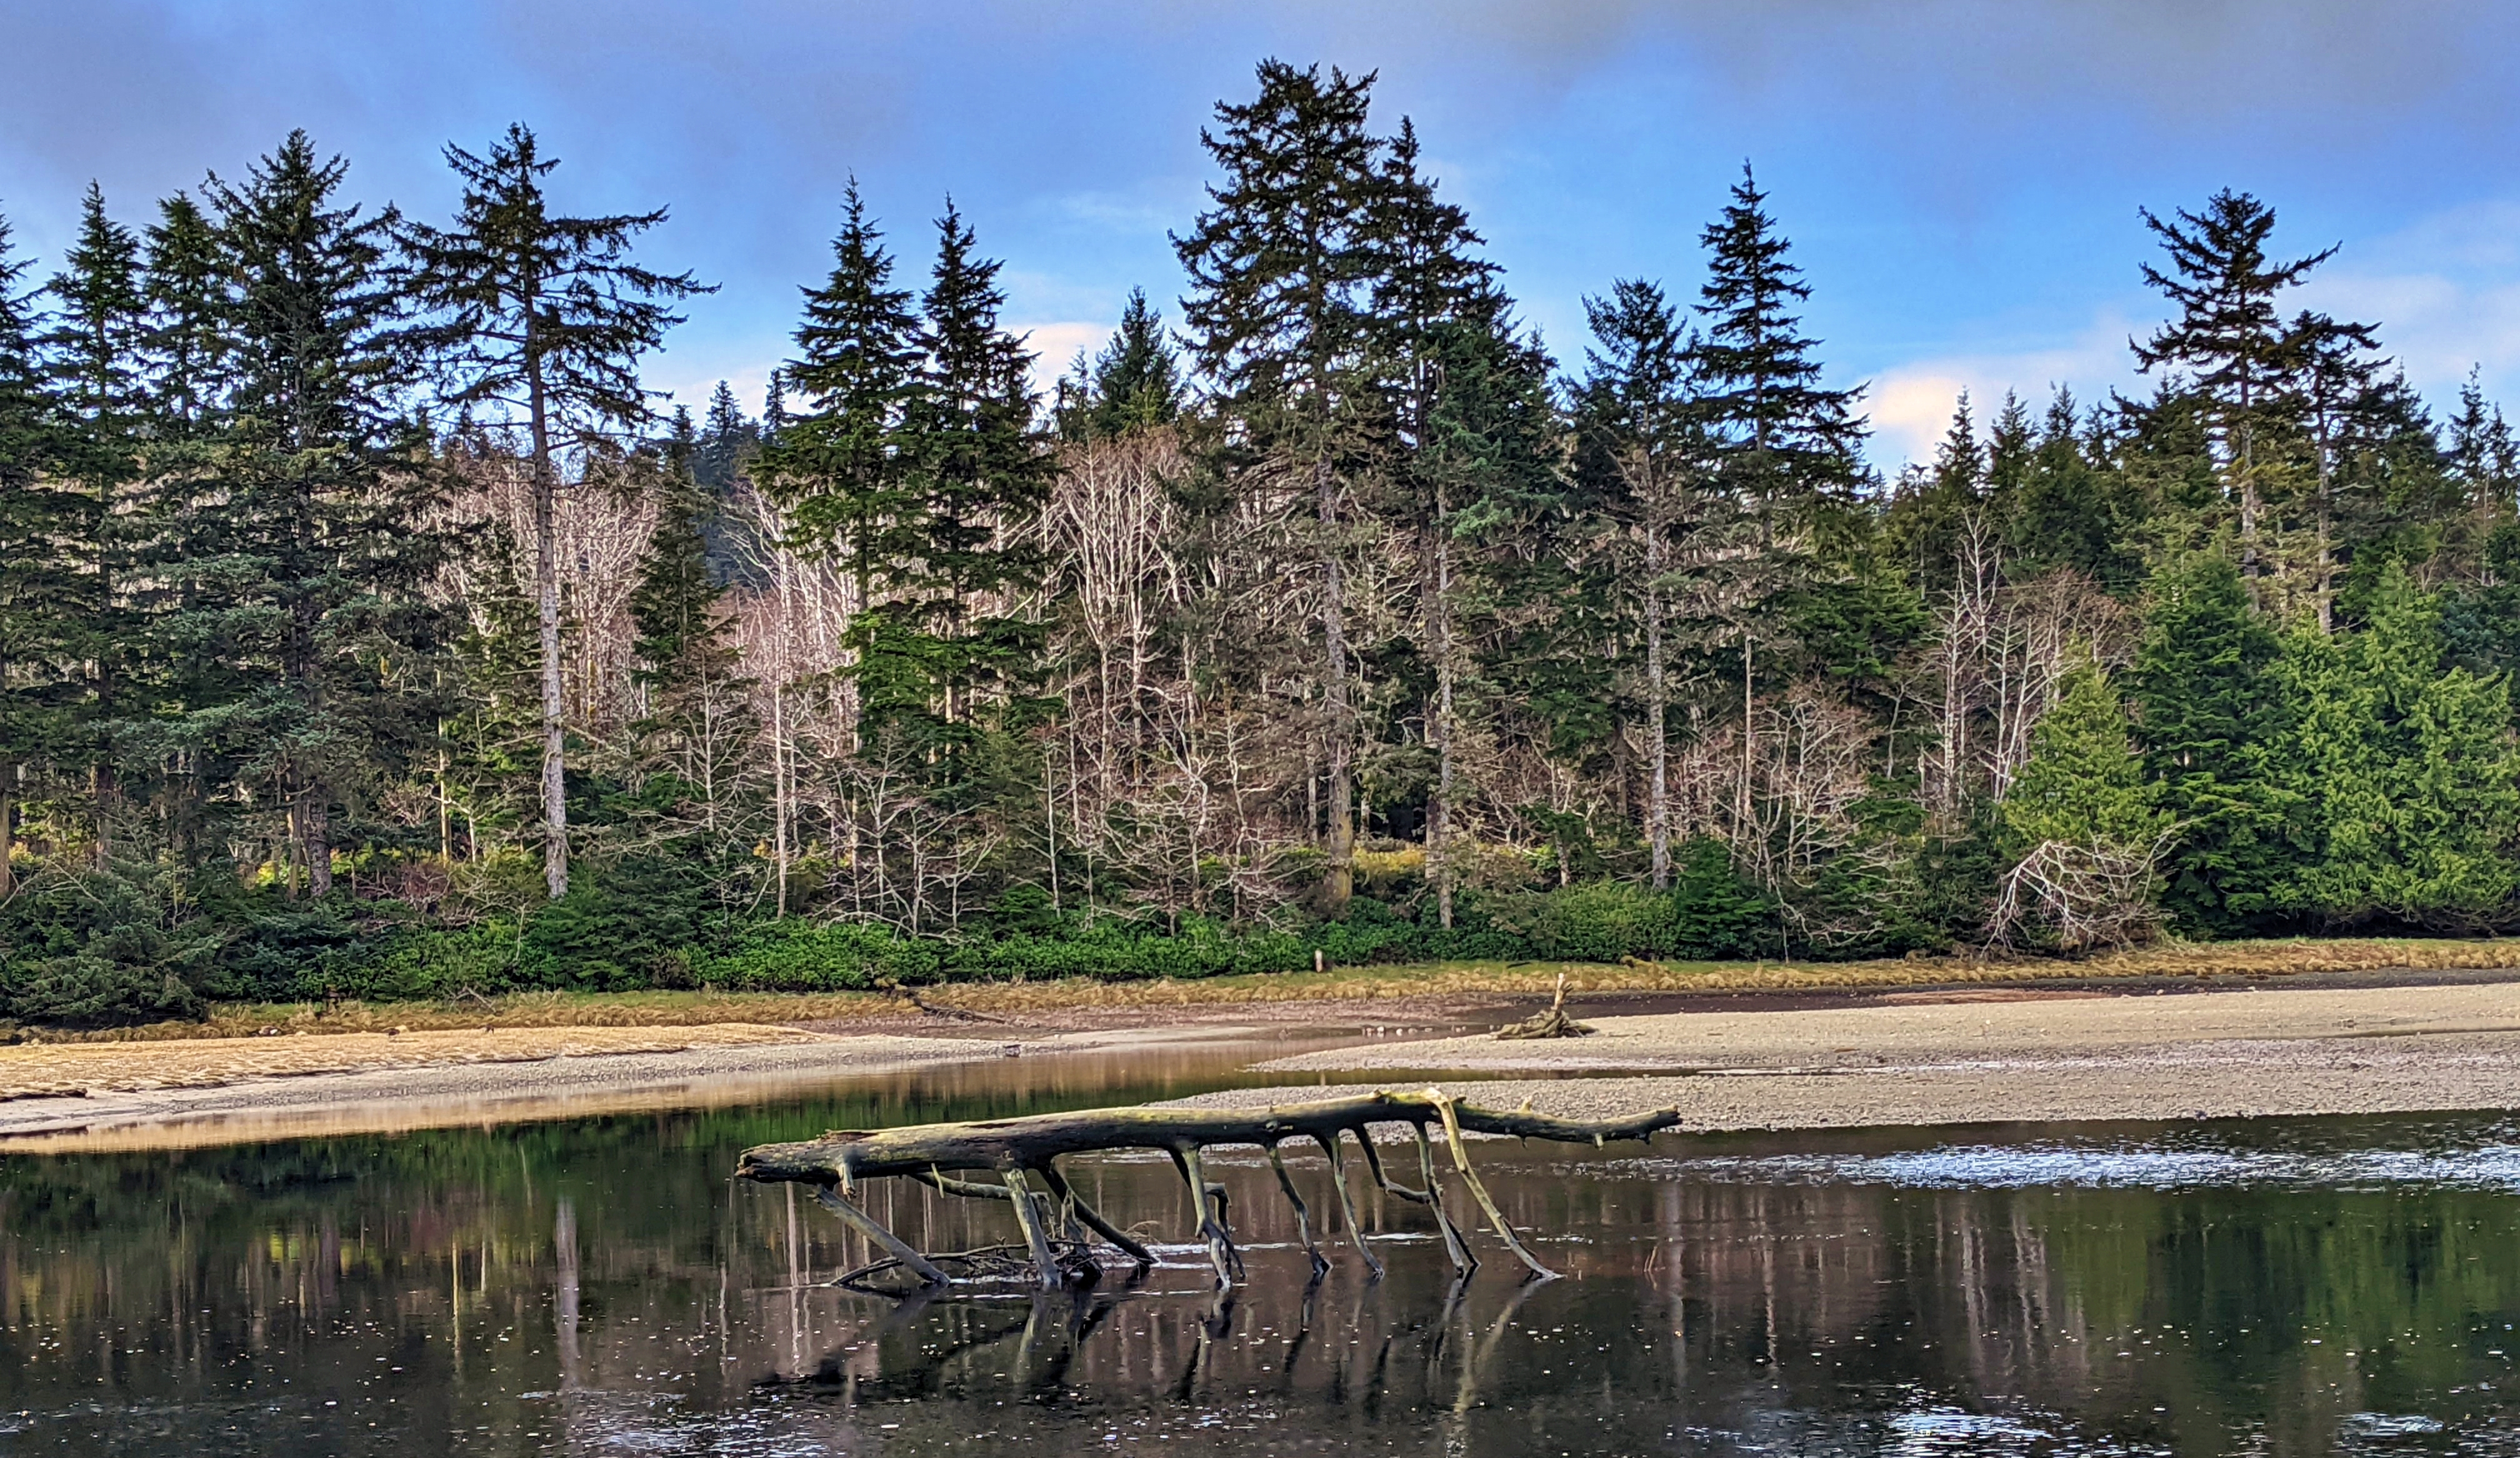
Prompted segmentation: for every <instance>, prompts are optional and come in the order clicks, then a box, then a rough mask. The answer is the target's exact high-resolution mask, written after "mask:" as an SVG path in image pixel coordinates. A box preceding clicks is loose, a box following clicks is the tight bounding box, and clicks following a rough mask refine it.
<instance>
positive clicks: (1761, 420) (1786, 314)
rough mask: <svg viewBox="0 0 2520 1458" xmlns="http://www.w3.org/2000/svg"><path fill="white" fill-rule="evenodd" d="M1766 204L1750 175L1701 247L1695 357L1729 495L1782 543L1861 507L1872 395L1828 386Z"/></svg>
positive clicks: (1786, 249) (1806, 291) (1800, 285)
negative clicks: (1826, 510)
mask: <svg viewBox="0 0 2520 1458" xmlns="http://www.w3.org/2000/svg"><path fill="white" fill-rule="evenodd" d="M1767 201H1768V196H1767V194H1765V193H1762V192H1761V191H1759V187H1758V180H1757V178H1755V177H1754V176H1753V175H1752V174H1751V171H1750V168H1749V165H1748V164H1747V163H1744V164H1742V168H1741V180H1740V181H1739V182H1737V183H1735V184H1733V200H1732V201H1731V202H1730V203H1728V204H1726V206H1725V208H1724V212H1723V215H1722V216H1721V217H1720V218H1718V219H1717V220H1716V221H1715V222H1713V223H1711V224H1709V225H1707V228H1706V231H1705V232H1704V234H1702V235H1701V236H1700V239H1699V242H1700V243H1702V244H1703V245H1704V246H1705V248H1706V250H1707V280H1706V285H1705V287H1704V288H1703V289H1702V290H1701V291H1700V297H1699V302H1698V305H1697V312H1698V313H1699V315H1701V316H1702V317H1703V318H1704V320H1705V321H1706V322H1705V325H1704V329H1703V331H1702V332H1701V334H1700V335H1699V338H1698V341H1697V345H1696V348H1695V350H1694V352H1693V356H1694V363H1695V368H1696V372H1697V376H1698V378H1699V381H1700V385H1699V389H1700V398H1701V405H1702V410H1703V412H1704V415H1705V419H1706V421H1707V428H1708V429H1709V430H1710V431H1712V432H1713V433H1714V436H1715V439H1716V441H1717V443H1718V445H1719V448H1720V449H1721V451H1722V459H1723V464H1724V474H1725V480H1726V483H1727V485H1728V486H1729V487H1730V489H1732V490H1733V492H1735V493H1736V494H1737V495H1738V496H1739V497H1740V498H1741V500H1742V502H1743V504H1744V505H1745V506H1747V507H1748V508H1750V510H1751V511H1752V512H1754V513H1755V514H1756V515H1757V516H1758V518H1759V521H1760V523H1761V528H1762V531H1763V533H1764V534H1765V537H1766V539H1767V540H1768V541H1769V542H1771V543H1777V542H1778V538H1779V537H1780V536H1782V535H1784V534H1789V533H1792V532H1794V531H1796V530H1798V529H1807V528H1808V527H1810V526H1811V525H1812V524H1813V522H1814V518H1815V515H1816V514H1817V513H1818V512H1820V510H1821V508H1823V506H1824V505H1826V504H1831V503H1837V504H1843V503H1846V502H1849V501H1851V500H1852V498H1853V495H1854V492H1855V490H1856V488H1857V487H1858V486H1859V485H1860V484H1861V483H1862V481H1863V479H1864V466H1863V449H1864V440H1865V434H1866V427H1865V422H1864V420H1863V419H1862V418H1861V417H1859V416H1857V415H1856V414H1855V406H1856V403H1857V401H1858V400H1860V399H1861V398H1862V396H1863V391H1862V390H1861V389H1846V390H1832V389H1827V388H1824V387H1823V385H1822V383H1821V373H1822V372H1821V364H1820V361H1819V359H1818V358H1817V357H1816V356H1815V355H1814V353H1813V351H1814V350H1816V349H1817V348H1818V347H1819V341H1818V340H1816V339H1812V338H1809V337H1807V336H1805V335H1804V334H1803V333H1802V332H1801V325H1802V320H1801V318H1800V316H1798V315H1797V314H1795V313H1794V312H1793V311H1794V310H1795V309H1796V308H1797V307H1799V306H1800V305H1801V304H1802V303H1803V302H1804V301H1805V300H1807V299H1809V298H1810V297H1811V286H1810V285H1808V284H1805V283H1804V282H1803V278H1802V270H1801V269H1800V268H1798V267H1797V266H1795V265H1794V263H1792V262H1791V261H1790V259H1789V258H1788V257H1787V255H1788V254H1789V253H1790V252H1791V250H1792V244H1791V243H1790V242H1789V241H1788V240H1787V239H1786V238H1785V237H1784V235H1782V234H1780V233H1778V231H1777V220H1776V219H1775V218H1774V217H1773V216H1771V215H1770V214H1769V212H1768V211H1767Z"/></svg>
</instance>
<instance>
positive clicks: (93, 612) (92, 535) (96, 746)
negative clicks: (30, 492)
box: [42, 183, 145, 865]
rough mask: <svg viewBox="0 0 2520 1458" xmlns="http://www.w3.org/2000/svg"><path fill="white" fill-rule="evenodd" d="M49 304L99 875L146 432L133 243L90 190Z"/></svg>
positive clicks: (127, 709)
mask: <svg viewBox="0 0 2520 1458" xmlns="http://www.w3.org/2000/svg"><path fill="white" fill-rule="evenodd" d="M63 263H64V268H63V271H62V272H61V273H60V274H59V275H57V276H55V278H54V279H53V281H52V285H51V287H50V290H49V291H50V292H51V293H52V295H53V297H54V298H55V299H56V300H57V301H58V303H57V307H56V309H55V311H54V315H53V329H52V330H51V331H50V332H48V333H47V334H46V335H45V336H44V338H43V341H42V343H43V349H44V354H45V356H46V359H47V362H48V363H49V365H50V367H51V373H52V376H53V384H54V395H55V399H56V400H57V401H58V403H59V406H60V409H61V411H62V417H63V419H62V424H63V429H62V431H61V433H60V436H59V442H60V451H59V454H58V456H57V457H56V463H57V469H58V470H59V471H60V473H61V476H62V477H63V479H64V481H65V483H66V484H67V487H68V495H67V496H66V497H65V498H64V501H65V502H66V503H69V504H74V505H75V510H76V517H75V519H74V520H73V521H66V522H64V523H62V525H63V526H64V527H65V528H67V530H68V532H69V535H70V537H71V539H72V540H73V541H75V542H76V543H77V544H78V546H77V550H78V551H79V552H80V555H81V558H82V560H81V561H80V563H79V571H78V574H77V579H76V580H77V582H78V584H79V588H80V591H79V600H78V603H77V607H76V610H75V612H74V613H73V614H72V617H71V620H70V622H71V634H72V637H73V649H72V650H73V653H74V656H75V657H76V658H77V659H79V660H80V661H82V662H84V663H85V664H86V665H87V681H88V682H87V685H86V696H85V699H86V701H85V703H84V704H83V705H82V707H81V710H80V718H81V720H82V721H84V722H83V723H82V724H81V726H80V729H79V736H80V738H81V739H82V740H83V741H84V742H83V745H82V748H81V750H80V755H81V758H82V759H83V760H84V761H85V766H84V768H85V770H86V773H87V777H88V787H89V794H90V798H91V805H90V814H91V815H92V817H93V821H92V825H93V834H94V841H93V846H94V849H95V854H96V856H97V858H98V863H99V864H100V865H102V864H103V863H104V860H105V857H106V855H107V850H108V846H109V844H110V838H111V822H112V818H113V817H115V816H116V814H117V812H118V809H119V806H118V800H119V787H118V780H117V770H118V766H119V758H120V757H119V756H118V755H117V754H116V753H115V731H114V725H115V724H116V722H117V721H119V720H122V719H125V718H127V717H129V715H130V713H131V712H132V709H133V706H134V700H133V695H134V692H135V689H136V687H137V685H134V683H133V682H132V665H131V657H132V653H131V650H132V648H133V646H134V645H135V641H136V639H137V637H138V627H139V625H138V622H137V621H136V619H135V617H134V615H133V614H132V612H131V610H130V608H131V603H130V597H131V592H132V584H131V581H130V579H131V577H132V575H133V574H132V570H131V569H132V567H133V565H134V563H133V556H134V549H135V546H136V544H135V542H134V541H133V523H132V517H131V516H130V514H129V511H128V510H127V508H129V507H130V505H131V501H130V498H131V496H132V493H133V488H134V485H135V482H136V481H137V479H138V477H139V474H140V460H139V446H140V439H141V435H142V432H143V429H144V425H145V420H144V419H143V415H142V403H143V402H142V398H141V387H140V370H141V359H140V345H141V341H142V337H143V330H144V327H145V321H144V319H143V307H144V305H143V301H142V295H141V285H140V241H139V239H138V238H137V237H135V236H134V235H133V234H132V232H131V230H130V229H128V228H125V227H124V226H122V225H121V224H120V223H117V222H115V221H114V220H113V219H112V217H111V216H109V215H108V214H107V212H106V210H105V194H104V193H103V192H102V191H101V190H100V189H98V187H97V186H96V185H95V184H94V183H90V184H89V185H88V190H87V196H86V198H85V199H82V201H81V204H80V210H79V232H78V238H77V240H76V241H75V242H74V243H71V245H70V248H69V251H68V253H67V255H65V257H64V259H63Z"/></svg>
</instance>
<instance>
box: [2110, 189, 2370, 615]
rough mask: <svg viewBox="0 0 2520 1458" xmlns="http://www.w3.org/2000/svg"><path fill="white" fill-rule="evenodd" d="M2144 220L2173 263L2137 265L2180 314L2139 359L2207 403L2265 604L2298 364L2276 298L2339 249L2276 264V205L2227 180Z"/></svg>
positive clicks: (2243, 552)
mask: <svg viewBox="0 0 2520 1458" xmlns="http://www.w3.org/2000/svg"><path fill="white" fill-rule="evenodd" d="M2143 221H2144V226H2145V227H2147V228H2149V229H2151V230H2152V233H2153V235H2154V237H2156V238H2158V239H2159V240H2160V242H2161V246H2162V249H2163V251H2164V252H2165V253H2167V254H2168V255H2169V257H2168V261H2169V265H2170V266H2169V269H2168V270H2167V271H2164V270H2163V269H2161V268H2158V267H2156V266H2154V265H2153V264H2151V263H2146V264H2144V265H2143V279H2144V282H2145V283H2147V284H2149V285H2151V286H2152V287H2154V288H2155V289H2157V290H2159V291H2160V293H2161V294H2162V296H2163V297H2164V298H2166V299H2168V300H2169V301H2170V303H2171V304H2172V305H2173V306H2174V307H2175V308H2177V310H2178V311H2179V317H2178V318H2177V319H2175V320H2173V321H2171V322H2170V323H2168V324H2165V325H2163V326H2162V327H2161V328H2160V329H2158V330H2155V331H2153V333H2152V336H2151V337H2150V338H2149V339H2145V340H2142V341H2140V342H2138V343H2136V345H2135V358H2136V365H2137V368H2138V369H2139V370H2143V371H2146V372H2151V371H2155V370H2170V371H2177V372H2180V374H2181V376H2182V381H2183V388H2185V389H2188V390H2192V391H2193V392H2194V393H2195V394H2196V395H2197V396H2198V397H2199V398H2200V399H2201V400H2202V401H2203V402H2204V404H2205V408H2206V420H2207V421H2208V424H2209V426H2210V428H2211V431H2212V436H2213V440H2214V445H2215V459H2216V464H2217V466H2218V468H2219V472H2220V474H2221V477H2222V480H2223V485H2224V490H2225V494H2226V498H2227V500H2228V502H2229V503H2230V504H2231V505H2232V506H2233V507H2234V508H2236V510H2237V513H2238V521H2239V542H2240V574H2241V576H2242V577H2244V578H2245V579H2247V582H2248V587H2249V595H2250V600H2251V601H2252V602H2253V603H2255V604H2257V605H2259V606H2261V607H2263V606H2264V605H2265V603H2264V601H2263V595H2262V593H2261V589H2260V582H2259V579H2260V578H2261V576H2262V575H2263V574H2264V573H2265V571H2266V567H2267V563H2266V561H2265V544H2264V542H2263V541H2262V537H2263V534H2264V532H2265V530H2266V523H2265V520H2264V518H2265V516H2266V511H2267V504H2268V499H2269V497H2270V495H2271V494H2272V493H2274V492H2276V491H2279V490H2280V489H2282V482H2281V480H2280V476H2281V473H2282V467H2283V461H2282V458H2281V455H2280V453H2279V451H2277V450H2275V449H2274V446H2275V442H2276V438H2277V437H2279V436H2280V434H2281V433H2282V431H2283V429H2284V427H2285V425H2286V423H2287V420H2288V419H2289V417H2290V411H2289V409H2288V407H2287V402H2286V400H2285V398H2284V384H2285V380H2286V376H2288V375H2289V374H2290V372H2291V369H2292V365H2293V361H2292V359H2291V358H2290V355H2291V347H2292V340H2291V338H2290V336H2289V333H2288V331H2286V329H2285V328H2284V324H2283V321H2282V318H2281V316H2280V315H2279V314H2278V313H2277V312H2276V308H2275V302H2276V299H2277V298H2278V297H2279V296H2280V295H2281V294H2282V293H2283V292H2284V291H2285V290H2286V289H2289V288H2293V287H2298V286H2299V285H2300V284H2301V282H2302V280H2303V279H2305V278H2307V277H2308V276H2309V274H2310V272H2311V270H2313V269H2315V268H2317V267H2318V265H2319V264H2321V263H2324V262H2326V261H2327V260H2328V259H2329V258H2330V257H2332V256H2334V254H2335V252H2336V249H2335V248H2333V247H2329V248H2325V249H2322V250H2320V251H2319V252H2317V253H2313V254H2310V255H2308V256H2307V257H2302V258H2296V259H2292V260H2290V261H2288V262H2286V261H2277V260H2276V259H2274V258H2273V257H2271V256H2270V255H2269V254H2268V251H2267V244H2268V240H2269V238H2270V236H2271V235H2272V234H2273V232H2274V226H2275V215H2274V209H2273V208H2271V207H2269V206H2267V205H2266V204H2265V203H2263V202H2261V201H2259V200H2258V199H2255V198H2252V197H2250V196H2249V195H2248V194H2246V193H2234V192H2231V191H2230V190H2228V189H2226V190H2224V191H2222V192H2220V193H2216V194H2215V195H2214V196H2213V197H2212V198H2209V199H2206V203H2205V208H2204V210H2203V211H2201V212H2189V211H2187V210H2186V209H2185V208H2181V209H2179V210H2178V212H2177V213H2176V214H2175V215H2174V217H2173V218H2171V219H2170V220H2167V221H2165V220H2163V219H2162V218H2160V217H2158V216H2156V215H2154V214H2153V213H2152V212H2151V211H2150V210H2149V209H2146V210H2145V211H2144V213H2143Z"/></svg>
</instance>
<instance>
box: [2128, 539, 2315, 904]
mask: <svg viewBox="0 0 2520 1458" xmlns="http://www.w3.org/2000/svg"><path fill="white" fill-rule="evenodd" d="M2278 651H2279V644H2278V642H2277V641H2276V638H2275V634H2274V632H2273V629H2272V628H2270V627H2268V626H2267V624H2266V622H2265V620H2264V619H2263V618H2261V617H2260V616H2259V615H2258V614H2257V613H2255V612H2253V611H2251V609H2250V607H2249V595H2248V588H2247V586H2246V585H2245V584H2244V583H2243V582H2242V580H2241V578H2240V574H2239V571H2238V570H2237V569H2236V568H2235V567H2233V566H2232V564H2231V563H2230V562H2229V561H2228V559H2227V558H2225V557H2224V556H2223V555H2221V554H2220V553H2214V552H2198V553H2195V554H2192V555H2190V556H2188V557H2186V558H2184V559H2182V560H2178V561H2175V562H2172V563H2169V564H2166V565H2165V566H2164V567H2163V568H2162V569H2161V570H2160V571H2159V572H2157V573H2156V574H2154V577H2153V584H2152V591H2151V596H2150V602H2149V605H2148V610H2147V612H2146V614H2145V623H2144V638H2143V644H2142V647H2141V649H2140V651H2139V655H2138V659H2137V662H2136V668H2135V672H2134V675H2133V683H2134V692H2135V701H2136V705H2137V708H2138V728H2137V735H2138V738H2139V739H2140V740H2141V741H2142V745H2143V755H2144V768H2145V772H2146V773H2148V774H2149V775H2150V776H2151V777H2152V780H2153V782H2154V783H2155V784H2157V785H2159V786H2160V787H2161V805H2162V808H2163V809H2164V810H2166V811H2167V812H2169V814H2170V816H2171V817H2172V818H2173V819H2175V820H2176V821H2177V822H2178V825H2179V840H2178V844H2177V845H2176V847H2175V848H2174V849H2173V851H2172V853H2171V857H2170V862H2169V865H2168V866H2167V872H2168V878H2169V879H2168V884H2167V885H2166V886H2165V887H2164V889H2163V892H2162V905H2163V906H2164V907H2165V908H2166V909H2167V910H2168V911H2169V912H2170V913H2171V915H2172V916H2173V918H2175V919H2176V921H2177V922H2178V923H2179V924H2180V925H2181V926H2182V927H2183V928H2184V929H2186V930H2189V931H2191V932H2196V933H2201V934H2206V935H2212V936H2235V935H2241V934H2244V933H2246V932H2247V931H2248V930H2249V929H2250V928H2251V927H2252V926H2253V925H2255V924H2257V919H2258V918H2261V917H2264V916H2266V915H2267V914H2269V912H2270V911H2271V910H2272V909H2273V903H2272V902H2271V900H2270V896H2271V893H2272V891H2273V887H2274V885H2275V884H2276V882H2277V881H2279V880H2280V879H2281V878H2282V876H2283V875H2284V874H2285V873H2286V871H2287V869H2288V867H2289V864H2290V860H2291V850H2290V847H2289V846H2288V844H2287V843H2286V839H2285V820H2286V817H2287V812H2288V804H2289V802H2288V801H2287V799H2286V797H2285V795H2284V793H2283V790H2282V787H2281V785H2280V783H2279V782H2278V780H2277V779H2276V777H2275V776H2274V775H2273V773H2272V771H2273V767H2272V765H2271V762H2270V760H2269V756H2270V755H2271V754H2272V753H2273V746H2274V745H2275V744H2276V743H2277V742H2278V741H2279V740H2280V739H2281V738H2282V736H2283V735H2284V734H2285V733H2286V732H2287V731H2288V729H2289V726H2288V724H2287V720H2286V714H2285V701H2284V698H2283V696H2282V695H2281V694H2280V693H2278V692H2277V691H2276V687H2275V685H2274V682H2273V680H2272V679H2271V678H2270V677H2269V670H2270V669H2271V668H2272V666H2273V663H2274V661H2275V659H2276V656H2277V653H2278Z"/></svg>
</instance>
